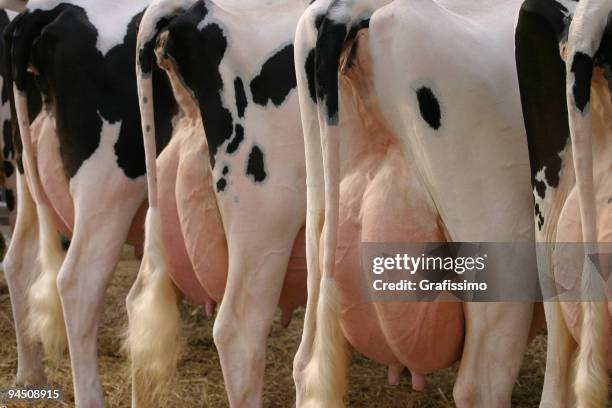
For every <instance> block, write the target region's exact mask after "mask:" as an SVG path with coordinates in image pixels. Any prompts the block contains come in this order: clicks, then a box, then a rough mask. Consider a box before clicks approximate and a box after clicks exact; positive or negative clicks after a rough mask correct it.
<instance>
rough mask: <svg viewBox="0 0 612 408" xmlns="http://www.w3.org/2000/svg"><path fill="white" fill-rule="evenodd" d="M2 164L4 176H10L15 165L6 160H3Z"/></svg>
mask: <svg viewBox="0 0 612 408" xmlns="http://www.w3.org/2000/svg"><path fill="white" fill-rule="evenodd" d="M2 164H3V167H4V176H5V177H7V178H8V177H11V176H12V175H13V173H14V172H15V167H13V163H11V162H10V161H8V160H4V161H3V163H2Z"/></svg>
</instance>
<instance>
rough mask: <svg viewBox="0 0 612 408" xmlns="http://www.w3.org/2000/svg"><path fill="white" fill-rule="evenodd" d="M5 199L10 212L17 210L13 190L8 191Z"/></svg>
mask: <svg viewBox="0 0 612 408" xmlns="http://www.w3.org/2000/svg"><path fill="white" fill-rule="evenodd" d="M5 198H6V208H8V210H9V211H13V210H14V209H15V196H14V195H13V190H6V192H5Z"/></svg>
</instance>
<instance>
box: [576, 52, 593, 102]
mask: <svg viewBox="0 0 612 408" xmlns="http://www.w3.org/2000/svg"><path fill="white" fill-rule="evenodd" d="M572 73H573V74H574V78H575V80H574V86H573V87H572V92H573V93H574V100H575V101H576V107H577V108H578V109H580V112H584V110H585V109H586V106H587V104H588V103H589V99H590V98H591V77H592V75H593V59H592V58H591V57H589V56H588V55H586V54H585V53H583V52H580V51H578V52H577V53H576V54H574V60H573V62H572Z"/></svg>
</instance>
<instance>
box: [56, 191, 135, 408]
mask: <svg viewBox="0 0 612 408" xmlns="http://www.w3.org/2000/svg"><path fill="white" fill-rule="evenodd" d="M109 196H110V197H112V194H109ZM91 201H92V203H91V205H87V203H82V204H84V205H79V204H81V203H77V205H76V206H75V208H76V209H77V211H76V217H75V229H74V235H73V239H72V241H71V242H70V248H69V249H68V253H67V255H66V259H65V261H64V264H63V265H62V268H61V269H60V273H59V275H58V281H57V284H58V289H59V293H60V297H61V299H62V305H63V310H64V319H65V321H66V331H67V334H68V347H69V349H70V362H71V366H72V378H73V382H74V395H75V403H76V406H77V407H87V408H89V407H92V408H94V407H103V406H104V400H103V394H102V387H101V384H100V378H99V375H98V364H97V341H96V340H97V333H98V324H99V321H100V316H101V313H100V312H101V311H102V307H103V304H104V293H105V291H106V287H107V286H108V282H109V280H110V277H111V276H112V273H113V271H114V269H115V266H116V264H117V262H118V261H119V257H120V255H121V248H122V246H123V243H124V242H125V240H126V237H127V233H128V230H129V227H130V223H131V221H132V218H133V216H134V213H135V211H136V209H137V206H138V203H134V202H130V200H125V201H122V202H121V205H122V206H123V205H125V207H124V208H118V207H117V203H114V204H112V203H108V202H106V203H98V204H99V205H100V207H98V205H96V204H95V203H94V201H95V200H91ZM102 201H104V200H102ZM132 201H134V200H132ZM99 208H104V209H105V211H99ZM132 209H133V211H132Z"/></svg>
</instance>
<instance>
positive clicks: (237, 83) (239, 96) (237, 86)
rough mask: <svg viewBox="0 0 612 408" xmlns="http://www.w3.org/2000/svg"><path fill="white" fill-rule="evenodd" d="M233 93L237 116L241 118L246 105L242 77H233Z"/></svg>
mask: <svg viewBox="0 0 612 408" xmlns="http://www.w3.org/2000/svg"><path fill="white" fill-rule="evenodd" d="M234 93H235V95H236V109H237V111H238V116H240V117H241V118H243V117H244V111H245V109H246V107H247V97H246V92H245V91H244V84H243V83H242V79H240V77H236V79H234Z"/></svg>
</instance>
